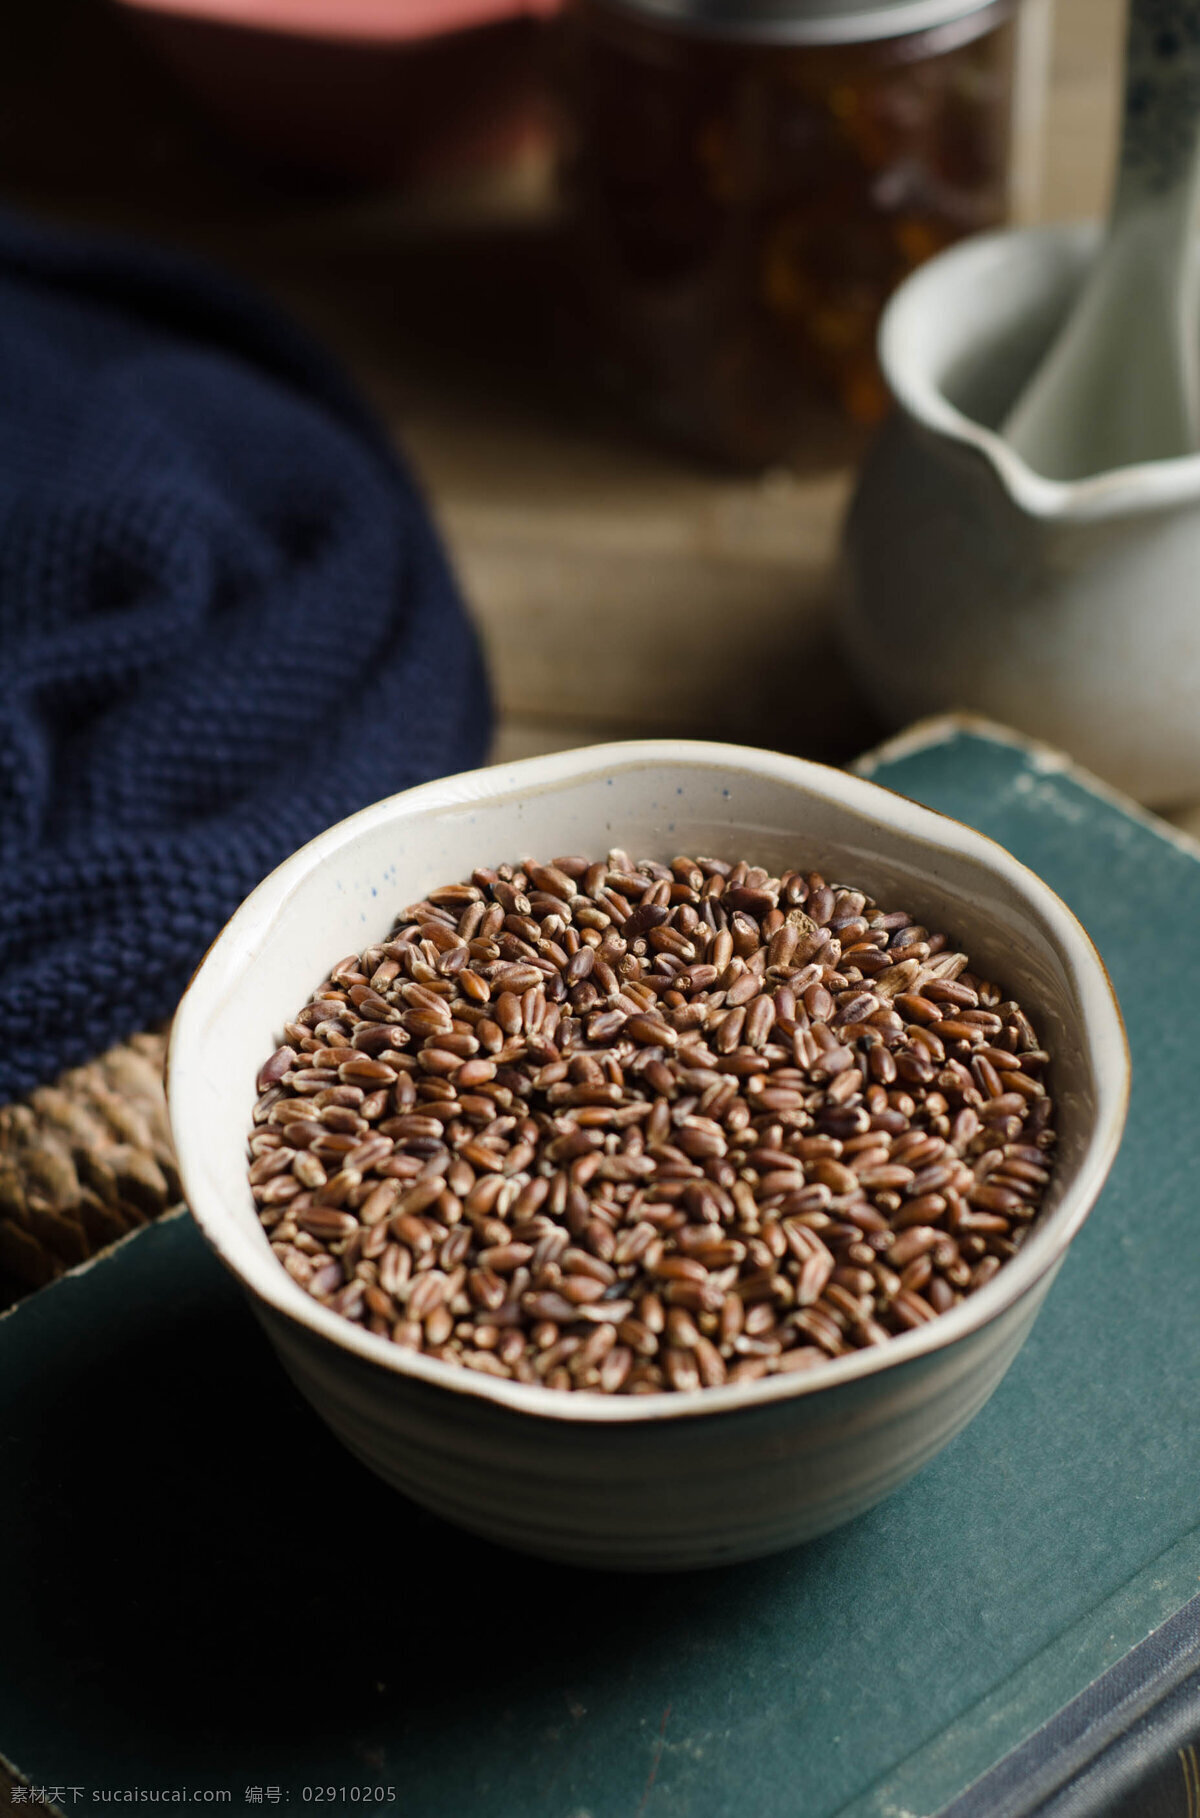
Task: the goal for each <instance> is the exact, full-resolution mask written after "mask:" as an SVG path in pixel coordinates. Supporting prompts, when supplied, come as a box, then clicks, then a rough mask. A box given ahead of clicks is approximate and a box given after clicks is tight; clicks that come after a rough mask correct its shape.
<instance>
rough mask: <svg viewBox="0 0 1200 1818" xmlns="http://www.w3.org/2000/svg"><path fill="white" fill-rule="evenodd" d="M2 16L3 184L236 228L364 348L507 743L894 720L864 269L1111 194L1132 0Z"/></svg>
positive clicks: (283, 295) (352, 2) (193, 9)
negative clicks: (760, 16)
mask: <svg viewBox="0 0 1200 1818" xmlns="http://www.w3.org/2000/svg"><path fill="white" fill-rule="evenodd" d="M673 4H674V0H657V5H658V12H659V13H661V12H663V11H664V10H665V11H666V12H667V13H670V12H671V10H672V6H673ZM684 10H685V11H686V8H684ZM735 10H736V9H735ZM751 10H753V9H751ZM800 10H801V11H803V8H801V9H800ZM818 10H820V9H818ZM824 10H825V11H826V12H828V11H830V10H832V11H833V12H835V13H836V12H837V11H838V10H839V7H838V6H837V5H834V6H833V7H832V8H829V7H826V8H825V9H824ZM841 10H842V11H844V12H849V13H851V14H852V13H853V12H854V10H855V9H854V7H853V5H850V6H847V5H846V4H845V0H842V5H841ZM859 10H860V11H861V8H860V9H859ZM877 10H878V9H877ZM901 10H902V9H901ZM935 10H936V9H935ZM5 12H6V17H5V22H4V28H3V30H4V35H5V40H6V44H5V55H4V57H3V58H2V59H0V173H2V174H0V194H2V198H3V200H4V201H6V202H7V203H9V204H11V205H18V206H20V207H23V208H28V209H30V210H33V211H36V212H37V213H38V214H40V215H43V216H45V217H49V218H53V219H57V220H60V221H62V222H64V223H71V224H81V225H88V226H94V227H103V228H106V229H109V228H112V229H119V230H126V231H131V232H136V233H138V234H143V235H148V236H151V237H153V238H154V239H156V240H158V241H161V242H166V243H170V244H174V245H177V246H179V247H181V248H186V249H188V250H190V251H195V252H199V253H203V254H205V255H208V256H211V257H215V258H216V259H218V260H220V261H221V262H222V263H224V264H225V265H227V266H228V267H229V268H231V269H233V270H234V271H236V272H238V273H240V274H242V275H244V276H245V277H247V278H250V279H252V280H254V281H255V282H257V283H258V284H260V285H262V286H263V287H264V288H265V289H266V290H267V291H269V292H270V293H272V294H273V295H274V296H275V297H276V298H277V299H278V300H279V301H281V302H282V303H283V304H284V305H286V306H287V307H288V308H290V309H291V310H292V311H293V312H294V313H295V314H296V315H297V316H298V317H299V318H300V319H301V320H302V321H304V322H305V323H306V324H307V325H308V326H309V327H310V328H311V329H312V330H313V331H315V333H316V334H317V335H319V336H320V337H321V338H322V339H323V340H324V341H325V342H326V343H327V344H328V345H329V346H330V347H331V348H332V349H333V350H334V351H335V352H336V353H337V354H338V355H339V356H340V358H341V359H342V360H343V361H344V363H345V364H346V365H347V366H348V367H349V369H350V370H351V371H352V373H353V374H354V375H355V377H356V378H357V380H358V382H359V383H360V385H361V386H362V388H363V390H364V391H365V393H366V395H367V396H368V398H369V399H370V400H371V401H372V403H373V404H374V406H375V408H376V410H377V411H378V412H379V413H380V415H381V416H382V417H383V418H384V419H385V421H386V422H387V424H388V426H389V428H390V429H391V430H392V431H394V434H395V437H396V439H397V440H398V442H400V443H401V444H402V446H403V447H404V449H405V450H406V452H407V454H408V456H409V458H410V459H411V461H412V462H413V463H414V465H415V467H416V469H417V471H418V474H419V477H420V479H421V481H422V483H423V485H424V487H425V489H426V491H427V494H428V497H429V500H430V502H431V505H432V507H433V510H434V512H435V515H436V517H437V519H438V521H439V523H440V525H441V527H442V530H443V532H444V534H445V537H446V539H447V542H448V544H449V547H450V551H451V554H452V556H453V559H454V561H455V562H456V564H457V567H458V570H459V572H460V575H461V577H462V580H463V583H464V587H465V590H466V593H467V597H468V600H469V603H470V605H471V608H472V610H473V612H474V614H475V617H476V620H477V623H478V624H479V626H480V628H481V631H482V634H483V637H484V640H485V643H486V646H487V651H488V656H489V660H490V665H491V670H492V676H493V683H494V688H495V691H496V696H497V701H498V706H499V713H500V723H499V731H498V736H497V741H496V746H495V753H496V755H497V756H498V757H516V756H525V755H529V754H532V753H535V752H539V751H544V750H551V749H554V748H557V747H565V746H569V745H575V744H580V743H586V742H589V741H592V740H595V739H602V738H607V737H614V736H616V737H621V736H627V735H633V734H660V735H666V736H670V735H698V736H710V737H720V738H730V739H734V740H742V741H746V742H749V743H753V744H762V745H773V746H777V747H780V748H783V749H787V750H792V751H797V752H801V753H803V754H806V755H812V756H817V757H822V758H828V759H833V760H837V761H842V760H845V759H847V758H849V757H851V756H853V755H854V753H855V752H856V751H858V750H860V749H862V748H863V747H864V746H865V745H866V744H869V743H870V742H871V740H872V739H873V738H874V737H875V736H876V734H877V731H878V728H877V727H876V726H875V725H874V724H873V722H872V719H871V716H870V714H869V712H868V711H867V709H866V708H865V706H864V705H863V703H862V702H861V701H860V700H859V699H858V698H857V696H856V693H855V690H854V688H853V686H852V684H851V682H850V681H849V679H848V678H847V676H846V673H845V670H844V668H843V665H842V662H841V659H840V657H839V656H838V655H837V654H836V650H835V647H834V644H833V642H832V639H831V637H830V635H829V630H828V610H829V602H830V598H831V593H832V589H833V586H834V575H835V567H836V553H837V545H838V537H839V531H840V525H841V520H842V515H843V512H844V508H845V505H846V502H847V499H848V497H849V493H850V489H851V486H852V483H853V476H854V473H855V469H856V464H857V463H858V461H859V459H860V457H861V455H862V452H863V450H864V448H865V446H866V445H867V442H868V439H869V437H870V435H871V432H872V428H873V425H874V424H875V422H876V421H877V419H878V417H879V415H880V414H881V411H882V409H883V404H884V400H883V396H882V391H881V388H880V386H879V382H878V378H877V375H876V374H875V371H874V366H873V355H872V352H871V347H872V337H873V332H874V322H875V318H876V315H877V313H878V308H879V305H880V304H881V302H882V300H883V298H884V296H885V295H886V294H887V292H888V290H889V289H890V287H891V286H892V285H893V284H894V283H895V282H897V281H898V280H899V278H900V277H902V276H903V275H904V273H905V271H907V270H908V269H911V268H912V266H913V265H915V264H917V263H919V262H920V261H921V260H922V259H923V258H925V257H927V256H928V255H929V254H931V253H933V252H935V251H937V250H938V249H939V248H940V247H941V246H943V245H945V244H948V243H949V242H950V241H951V240H952V239H954V238H956V237H958V236H959V235H961V234H963V233H967V232H971V231H974V230H975V229H976V228H978V227H981V226H988V225H991V224H994V223H996V222H998V221H1002V220H1004V219H1018V220H1022V221H1032V220H1058V219H1063V218H1067V217H1072V216H1078V215H1098V214H1100V213H1102V212H1103V209H1104V207H1105V205H1106V202H1107V197H1108V190H1109V182H1110V176H1111V169H1112V159H1113V153H1114V146H1115V138H1116V128H1117V110H1118V89H1119V80H1120V73H1119V72H1120V61H1121V58H1120V52H1121V42H1122V33H1123V15H1124V8H1123V5H1122V0H1056V3H1055V4H1054V5H1053V6H1051V5H1049V4H1048V0H1024V4H1023V6H1017V7H1015V8H1014V7H1012V6H1008V5H994V4H993V5H988V6H985V7H983V8H982V9H980V7H979V6H978V4H976V6H975V7H974V8H971V7H970V6H966V5H959V6H958V7H957V8H956V7H955V6H954V5H953V4H951V5H950V6H949V7H945V6H943V7H942V8H941V13H940V14H939V18H941V19H942V23H941V24H939V25H938V27H937V29H936V30H931V31H928V32H925V33H922V34H917V35H916V36H913V35H911V34H908V35H907V36H906V37H905V39H904V41H903V42H902V43H901V42H900V41H899V40H897V41H896V42H895V43H893V42H891V41H888V40H885V41H884V42H883V43H882V44H881V43H880V42H873V43H870V44H854V43H850V44H841V45H839V44H832V45H831V44H817V45H802V46H796V45H794V44H793V45H790V46H784V47H782V48H781V47H780V46H778V45H776V44H773V43H772V42H771V41H770V35H769V33H768V34H767V38H766V41H754V42H742V43H730V42H728V41H726V42H724V43H719V44H713V43H711V42H701V41H699V40H697V39H696V37H695V35H694V34H692V33H691V32H690V31H689V30H688V29H686V21H684V24H683V27H682V28H681V24H680V21H679V20H678V19H667V20H663V19H661V18H658V17H656V16H655V14H656V0H648V4H646V5H634V6H632V7H631V8H626V7H623V6H622V5H619V4H608V3H601V0H581V3H580V4H571V5H569V6H568V7H567V10H566V13H565V15H564V14H562V13H560V12H559V9H558V7H557V5H556V3H555V0H538V3H537V4H532V5H528V4H527V5H522V4H520V0H515V3H514V0H507V4H506V3H505V0H491V3H490V4H489V0H125V3H118V0H39V4H38V5H36V6H33V7H12V8H6V9H5ZM959 15H963V17H962V18H960V17H959ZM968 15H969V16H968ZM947 21H948V22H947ZM1018 28H1019V30H1018Z"/></svg>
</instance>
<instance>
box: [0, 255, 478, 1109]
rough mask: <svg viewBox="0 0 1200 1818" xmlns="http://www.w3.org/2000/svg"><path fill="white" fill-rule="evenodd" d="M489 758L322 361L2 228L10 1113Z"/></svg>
mask: <svg viewBox="0 0 1200 1818" xmlns="http://www.w3.org/2000/svg"><path fill="white" fill-rule="evenodd" d="M488 730H489V711H488V701H487V691H486V686H485V681H484V676H483V671H482V667H481V663H480V657H479V651H478V647H477V645H476V641H475V638H474V636H473V633H472V631H471V628H470V625H469V624H468V622H467V618H466V615H465V613H464V611H463V607H462V603H461V601H460V598H459V595H458V592H457V590H456V588H455V584H454V582H453V580H452V578H451V575H450V572H449V570H448V568H447V564H446V560H445V557H444V555H443V553H442V550H441V548H440V546H439V543H438V540H437V537H436V535H435V533H434V531H433V528H432V526H431V524H430V522H429V518H428V516H427V514H426V511H425V509H424V507H423V505H422V503H421V501H420V499H419V497H418V495H417V493H416V491H415V490H414V487H413V485H412V482H411V480H410V479H409V478H408V477H407V475H406V474H405V473H404V471H403V469H402V468H401V467H400V465H399V464H398V462H397V461H396V459H395V457H394V455H393V454H392V453H391V451H390V450H389V448H388V446H387V444H386V443H385V441H384V438H383V436H382V435H381V434H380V432H379V431H378V430H377V429H376V428H375V426H374V425H373V424H372V423H371V422H370V420H369V419H368V418H367V416H366V415H365V413H364V411H363V410H362V408H361V407H360V406H359V404H358V403H357V402H356V401H355V399H354V397H353V395H352V394H351V392H350V391H349V390H348V388H347V387H346V386H345V385H344V384H343V382H342V380H341V379H340V378H339V376H338V374H337V373H336V372H335V371H334V370H333V369H332V367H331V366H330V365H329V363H328V362H327V361H326V359H325V358H324V357H323V356H322V355H321V354H320V353H319V352H317V351H316V350H315V349H313V348H312V347H311V346H309V345H308V343H307V342H306V341H305V340H304V338H303V337H302V336H301V335H300V334H299V333H298V332H297V331H296V330H294V329H292V328H291V327H290V326H289V325H288V324H287V323H285V322H283V321H281V320H280V319H278V318H277V317H276V316H275V315H274V314H273V313H272V312H271V311H269V310H268V309H267V308H265V307H264V306H262V305H260V304H258V303H256V302H255V301H253V300H252V299H250V298H247V297H246V296H244V295H243V294H242V293H241V292H240V291H238V290H236V289H235V288H234V287H233V286H231V285H228V284H227V283H226V282H225V281H224V280H223V279H221V278H220V277H218V276H216V275H215V274H212V273H208V272H203V271H200V270H197V269H195V268H193V267H191V266H190V265H185V264H183V263H182V262H178V263H177V262H175V261H173V260H171V259H169V258H167V257H165V256H162V255H158V254H149V253H147V252H146V251H145V250H143V249H131V248H128V247H124V246H113V245H99V244H97V243H95V242H90V241H89V242H76V241H73V240H68V239H66V238H63V237H59V236H57V235H50V234H47V233H44V232H42V231H41V230H38V229H33V228H31V227H29V226H27V225H25V224H22V223H20V222H15V221H13V220H11V219H0V892H2V894H0V1032H2V1039H0V1101H2V1100H4V1099H6V1098H10V1097H12V1096H13V1095H14V1094H16V1093H18V1092H21V1091H24V1090H26V1089H27V1088H29V1087H30V1086H33V1085H36V1084H38V1083H39V1082H44V1081H47V1080H49V1079H51V1078H52V1077H53V1076H54V1075H55V1074H56V1073H57V1072H58V1071H60V1070H61V1069H62V1068H63V1067H65V1066H67V1065H71V1064H75V1063H78V1062H81V1061H83V1060H85V1059H87V1058H89V1057H91V1056H93V1055H95V1054H97V1053H99V1052H100V1051H101V1050H102V1049H104V1048H105V1047H106V1046H108V1045H109V1044H110V1043H112V1042H113V1041H114V1040H118V1039H120V1038H121V1037H124V1036H126V1035H129V1034H130V1033H132V1032H133V1031H134V1030H136V1029H139V1028H144V1027H146V1026H148V1025H150V1024H152V1023H154V1022H156V1021H158V1020H159V1019H161V1018H164V1017H166V1016H168V1015H170V1013H171V1011H172V1010H173V1008H174V1006H175V1003H176V1001H177V1000H178V997H179V995H180V993H181V991H182V989H183V987H184V986H185V985H186V983H187V980H188V977H189V975H190V973H191V971H192V969H193V968H194V966H195V965H196V963H197V962H198V960H199V959H200V958H201V956H202V954H203V953H204V950H205V948H206V946H207V944H208V943H209V941H211V939H212V938H213V936H214V935H215V934H216V933H217V931H218V929H219V928H220V927H221V925H222V923H223V922H224V921H225V920H226V918H227V917H228V916H229V915H230V913H231V912H232V911H233V909H234V908H235V907H236V906H237V904H238V903H239V902H240V901H241V899H242V898H243V897H244V896H245V895H246V894H247V892H248V891H249V890H251V889H252V888H253V887H254V885H255V884H257V883H258V882H259V880H260V879H261V878H262V877H264V876H265V874H266V873H267V872H268V871H270V870H271V869H272V867H273V866H275V865H277V864H278V863H279V862H280V861H281V860H282V859H283V858H285V857H286V856H287V854H288V853H289V852H291V851H293V850H294V849H295V848H296V847H297V846H299V845H300V844H302V843H303V842H304V841H305V840H307V839H309V838H311V837H312V835H314V834H315V833H318V832H319V831H320V830H321V829H322V828H323V827H326V826H328V825H329V824H330V823H331V822H333V821H336V820H339V819H340V818H341V817H342V816H344V815H347V814H350V813H351V812H353V811H354V810H356V809H358V808H361V807H363V806H364V805H365V804H366V803H368V802H371V801H374V800H376V799H378V798H379V797H380V796H384V795H388V794H390V793H392V792H394V791H395V790H398V789H403V788H406V787H408V786H409V785H410V784H413V783H418V782H421V781H424V780H427V779H428V778H430V777H434V776H438V775H442V774H445V773H446V772H448V771H453V770H459V769H465V768H468V767H470V766H471V765H473V764H476V763H478V762H480V761H481V760H482V758H483V755H484V751H485V746H486V742H487V737H488Z"/></svg>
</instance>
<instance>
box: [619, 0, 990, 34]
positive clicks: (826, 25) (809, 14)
mask: <svg viewBox="0 0 1200 1818" xmlns="http://www.w3.org/2000/svg"><path fill="white" fill-rule="evenodd" d="M603 4H604V5H606V6H609V7H612V8H613V9H614V10H615V11H617V12H621V13H627V14H631V15H632V16H633V17H635V18H638V19H641V20H644V21H645V22H646V23H647V24H655V25H662V26H664V27H666V28H667V29H668V30H672V31H679V32H686V33H691V34H694V35H696V36H699V37H708V38H737V39H741V40H743V41H752V42H758V43H773V44H862V43H866V42H867V41H869V40H871V39H879V38H900V37H907V36H908V35H909V34H911V33H913V32H924V31H932V30H935V29H937V28H938V27H939V26H946V25H954V24H958V23H960V22H961V21H964V20H967V19H971V18H973V17H975V16H976V15H978V14H982V13H988V12H995V13H1004V12H1007V11H1009V10H1011V0H1010V4H1006V3H1005V0H603ZM979 23H982V21H979Z"/></svg>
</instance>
